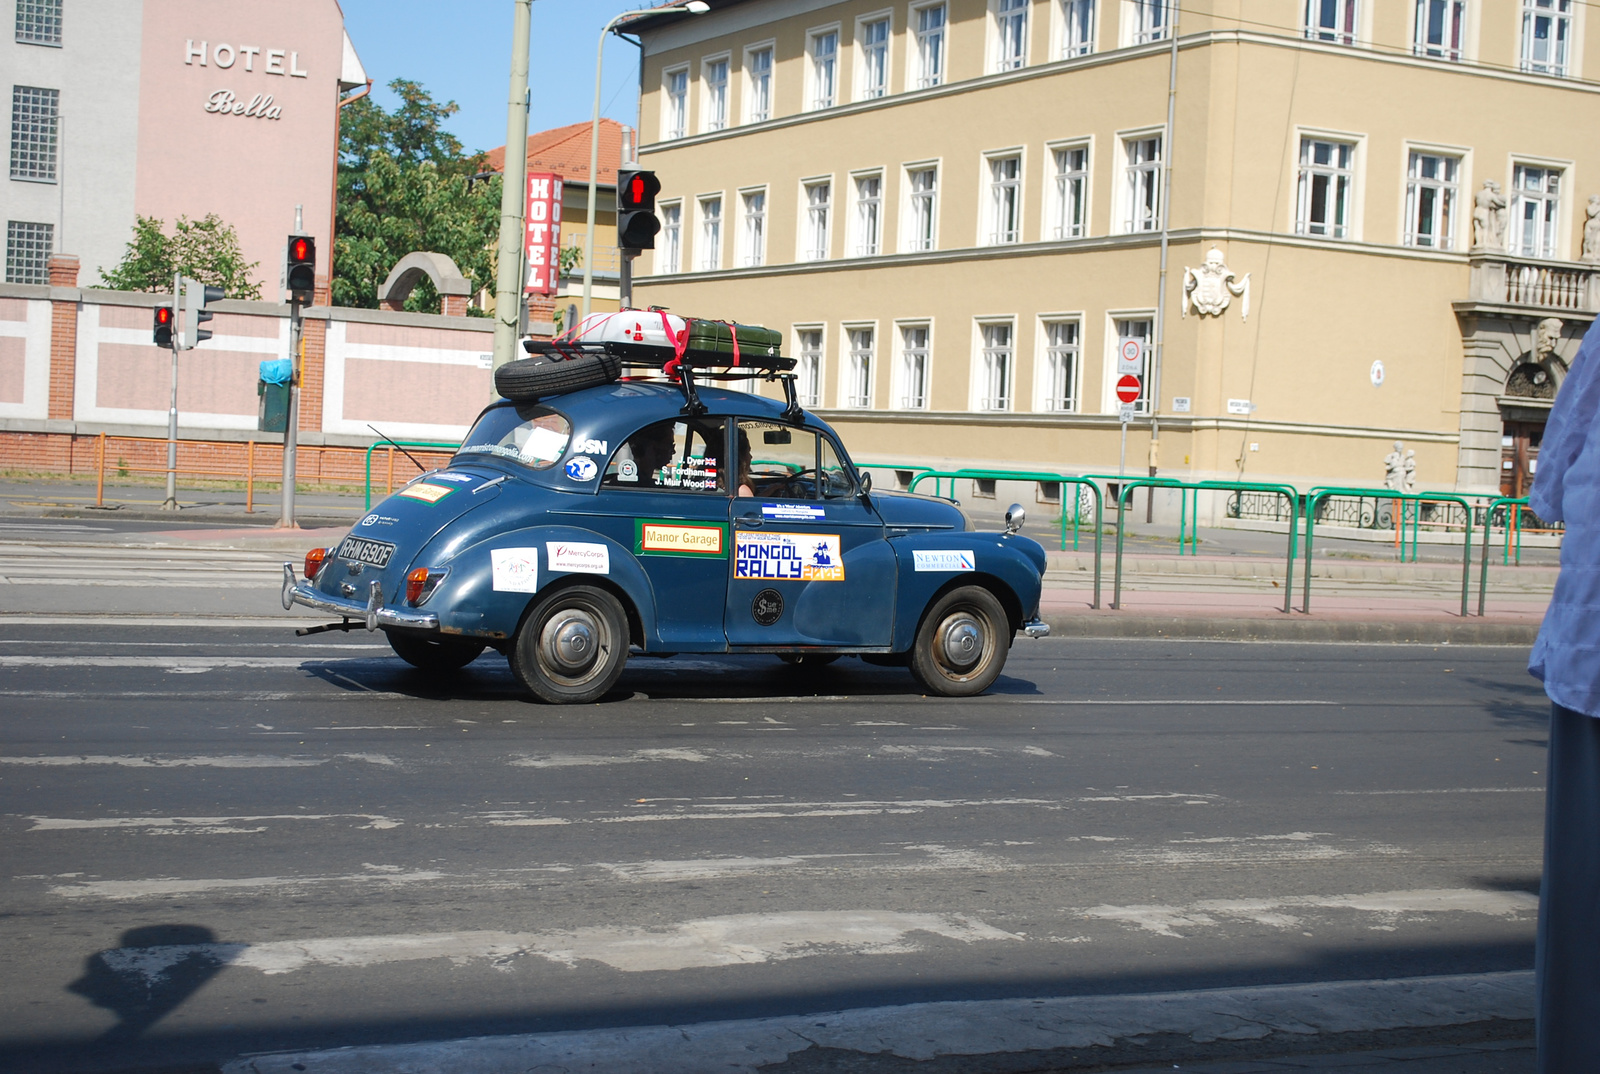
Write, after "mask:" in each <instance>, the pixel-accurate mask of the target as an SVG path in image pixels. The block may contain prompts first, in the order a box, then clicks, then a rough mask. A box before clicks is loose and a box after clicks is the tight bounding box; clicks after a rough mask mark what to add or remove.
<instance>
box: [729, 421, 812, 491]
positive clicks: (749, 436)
mask: <svg viewBox="0 0 1600 1074" xmlns="http://www.w3.org/2000/svg"><path fill="white" fill-rule="evenodd" d="M736 442H737V445H738V453H739V463H738V473H739V486H738V492H737V494H738V495H740V496H760V497H762V498H764V499H769V500H774V499H781V500H814V499H816V498H817V480H816V478H817V434H816V433H814V432H812V431H811V430H809V429H796V428H794V427H793V426H791V425H780V424H778V423H776V422H771V421H741V422H739V433H738V436H737V438H736Z"/></svg>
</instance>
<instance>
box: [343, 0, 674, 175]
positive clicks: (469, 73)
mask: <svg viewBox="0 0 1600 1074" xmlns="http://www.w3.org/2000/svg"><path fill="white" fill-rule="evenodd" d="M650 4H651V0H639V2H636V3H627V2H625V0H534V3H533V21H532V27H533V33H532V35H531V40H532V44H531V46H530V49H529V61H528V85H529V87H530V88H531V89H532V91H533V108H532V110H531V111H530V112H529V115H528V132H529V133H530V134H532V133H534V132H537V131H542V130H548V129H549V128H551V127H561V126H565V125H566V124H568V123H583V122H587V121H588V120H589V119H590V117H591V116H592V115H593V114H594V63H595V46H596V43H597V42H598V40H599V37H600V30H601V28H602V27H604V26H605V24H606V22H607V21H609V20H610V19H611V17H612V16H614V15H616V14H618V13H620V12H623V11H628V10H631V9H634V8H639V7H647V6H650ZM513 6H514V5H513V4H512V0H450V2H449V3H440V2H439V0H340V7H341V8H342V9H343V10H344V25H345V30H346V32H348V33H349V35H350V40H351V42H352V43H354V45H355V47H356V53H357V54H358V55H359V56H360V57H361V63H362V66H364V67H365V68H366V69H367V77H368V78H370V79H372V81H373V87H372V96H373V98H374V99H375V100H376V101H377V102H378V103H379V104H381V105H383V106H384V107H385V108H392V107H393V106H394V105H395V104H396V103H397V101H396V98H395V96H394V94H392V93H390V92H389V91H388V90H386V89H385V88H384V87H385V86H386V85H387V84H388V83H389V82H390V81H391V80H392V79H396V78H406V79H410V80H411V81H413V82H420V83H422V86H423V88H424V89H426V90H427V91H428V92H429V93H430V94H432V95H433V99H434V100H436V101H455V102H456V103H457V104H459V105H460V106H461V111H460V112H458V113H457V114H456V115H455V116H454V117H452V119H451V120H450V122H449V123H448V124H446V126H447V127H448V128H449V129H450V132H451V133H452V134H454V135H455V136H456V137H457V138H459V139H461V144H462V146H463V147H465V148H466V149H467V150H468V151H473V150H483V149H494V148H496V147H497V146H502V145H505V142H506V102H507V98H508V90H509V88H510V77H511V19H512V9H513ZM603 76H604V77H603V79H602V81H601V92H600V114H601V115H603V116H607V117H609V118H611V119H615V120H617V121H618V122H619V123H625V124H627V125H629V126H634V125H635V120H636V116H637V111H638V104H639V102H638V97H639V50H638V48H637V47H635V46H634V45H632V44H630V43H629V42H627V41H625V40H623V39H620V38H617V37H615V36H612V37H610V38H609V39H608V41H607V43H606V49H605V61H604V66H603Z"/></svg>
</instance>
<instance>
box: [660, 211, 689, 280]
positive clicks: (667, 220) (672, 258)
mask: <svg viewBox="0 0 1600 1074" xmlns="http://www.w3.org/2000/svg"><path fill="white" fill-rule="evenodd" d="M656 249H657V253H656V265H657V267H656V271H657V272H660V273H663V274H668V273H673V272H682V271H683V204H682V203H681V202H673V203H672V204H670V205H668V204H663V205H661V242H660V243H659V244H658V245H657V247H656Z"/></svg>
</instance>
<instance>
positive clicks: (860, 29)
mask: <svg viewBox="0 0 1600 1074" xmlns="http://www.w3.org/2000/svg"><path fill="white" fill-rule="evenodd" d="M880 23H881V24H882V25H883V26H884V28H885V32H884V37H883V44H882V46H881V55H876V56H875V55H874V54H875V53H877V52H879V51H880V50H879V49H873V50H870V51H869V50H868V48H867V31H868V29H869V28H871V27H873V26H877V25H879V24H880ZM855 54H856V63H855V68H856V76H855V99H856V100H858V101H875V100H877V99H879V98H880V97H887V96H889V87H890V86H891V85H892V84H893V83H892V82H891V79H892V78H893V77H894V73H893V71H892V70H891V68H890V63H891V61H892V58H893V56H894V11H893V9H891V8H884V9H883V10H882V11H872V12H869V13H867V14H865V15H861V16H859V17H858V18H857V19H856V36H855Z"/></svg>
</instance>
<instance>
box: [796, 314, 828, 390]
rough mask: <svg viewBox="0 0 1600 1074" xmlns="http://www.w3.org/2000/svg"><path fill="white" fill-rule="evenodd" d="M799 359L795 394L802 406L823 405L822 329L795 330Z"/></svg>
mask: <svg viewBox="0 0 1600 1074" xmlns="http://www.w3.org/2000/svg"><path fill="white" fill-rule="evenodd" d="M795 340H796V344H797V346H796V348H795V349H796V350H797V351H799V354H798V355H797V358H798V360H797V361H796V362H795V367H794V374H795V382H794V394H795V398H796V399H798V400H799V401H800V405H801V406H808V407H818V406H821V405H822V329H820V328H801V329H797V330H796V331H795Z"/></svg>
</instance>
